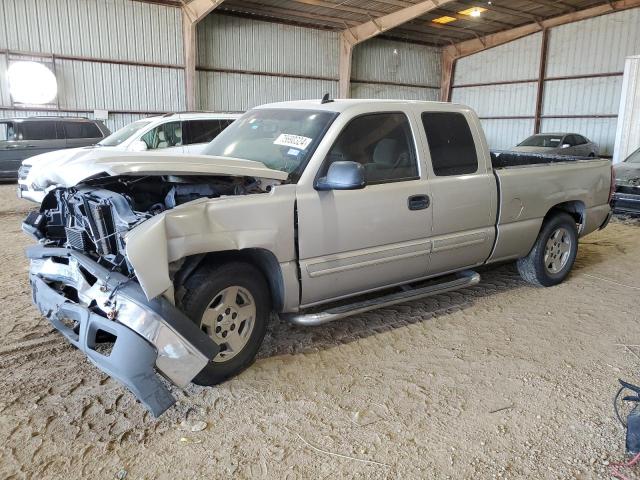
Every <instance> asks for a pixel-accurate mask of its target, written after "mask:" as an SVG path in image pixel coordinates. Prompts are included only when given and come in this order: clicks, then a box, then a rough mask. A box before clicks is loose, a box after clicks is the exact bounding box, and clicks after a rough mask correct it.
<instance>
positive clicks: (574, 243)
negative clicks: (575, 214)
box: [517, 212, 578, 287]
mask: <svg viewBox="0 0 640 480" xmlns="http://www.w3.org/2000/svg"><path fill="white" fill-rule="evenodd" d="M560 228H564V229H565V230H566V231H567V232H568V234H569V236H570V237H571V238H570V240H571V247H570V250H569V252H568V253H569V255H568V257H567V259H566V263H565V264H564V265H563V267H562V268H561V269H560V270H559V271H558V272H555V273H554V272H551V271H550V270H549V268H547V266H545V260H544V257H545V248H546V245H547V242H548V241H549V239H550V238H551V236H552V235H553V234H554V233H555V232H556V231H558V229H560ZM577 253H578V229H577V227H576V222H575V220H574V219H573V218H572V217H571V216H570V215H568V214H566V213H563V212H558V213H556V214H554V215H553V216H552V217H550V218H548V219H546V220H545V221H544V223H543V224H542V229H541V230H540V233H539V234H538V238H537V239H536V243H535V244H534V245H533V248H532V249H531V251H530V252H529V254H528V255H527V256H526V257H523V258H521V259H519V260H518V262H517V265H518V272H519V273H520V276H521V277H522V278H523V279H524V280H526V281H527V282H529V283H531V284H532V285H536V286H539V287H552V286H554V285H557V284H559V283H561V282H562V281H563V280H564V279H565V278H566V277H567V275H569V272H570V271H571V269H572V268H573V264H574V262H575V260H576V254H577Z"/></svg>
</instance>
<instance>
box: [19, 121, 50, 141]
mask: <svg viewBox="0 0 640 480" xmlns="http://www.w3.org/2000/svg"><path fill="white" fill-rule="evenodd" d="M56 138H57V136H56V122H53V121H52V122H47V121H42V122H41V121H36V122H21V124H20V140H55V139H56Z"/></svg>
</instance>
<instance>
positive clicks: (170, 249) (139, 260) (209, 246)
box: [125, 185, 295, 299]
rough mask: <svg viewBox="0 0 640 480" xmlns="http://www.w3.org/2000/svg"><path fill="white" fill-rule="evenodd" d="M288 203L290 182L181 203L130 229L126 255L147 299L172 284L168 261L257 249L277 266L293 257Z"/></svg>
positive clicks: (291, 200)
mask: <svg viewBox="0 0 640 480" xmlns="http://www.w3.org/2000/svg"><path fill="white" fill-rule="evenodd" d="M294 203H295V185H281V186H277V187H274V188H273V190H272V191H271V192H268V193H262V194H252V195H245V196H233V197H221V198H215V199H200V200H196V201H193V202H189V203H185V204H183V205H180V206H178V207H176V208H174V209H172V210H167V211H165V212H163V213H161V214H159V215H156V216H155V217H153V218H151V219H149V220H147V221H146V222H144V223H142V224H141V225H139V226H137V227H136V228H134V229H132V230H131V231H130V232H129V233H128V234H127V236H126V239H125V241H126V254H127V258H128V259H129V261H130V262H131V264H132V266H133V268H134V270H135V273H136V276H137V278H138V281H139V282H140V285H141V287H142V289H143V290H144V292H145V294H146V296H147V298H148V299H152V298H154V297H156V296H158V295H160V294H162V293H163V292H165V291H166V290H168V289H169V288H170V287H171V286H172V283H171V279H170V277H169V263H171V262H174V261H176V260H179V259H181V258H184V257H187V256H190V255H196V254H200V253H210V252H222V251H230V250H231V251H239V250H244V249H251V248H253V249H255V248H259V249H263V250H267V251H269V252H271V253H272V254H273V255H274V256H275V257H276V259H277V260H278V262H279V263H280V264H281V265H282V264H284V263H286V262H290V261H292V260H294V258H295V247H294V224H293V220H294Z"/></svg>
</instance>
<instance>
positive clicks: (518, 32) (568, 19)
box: [445, 0, 640, 59]
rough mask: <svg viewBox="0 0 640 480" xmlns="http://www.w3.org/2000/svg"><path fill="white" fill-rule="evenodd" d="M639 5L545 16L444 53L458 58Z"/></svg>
mask: <svg viewBox="0 0 640 480" xmlns="http://www.w3.org/2000/svg"><path fill="white" fill-rule="evenodd" d="M635 7H640V0H617V1H612V2H609V3H606V4H602V5H598V6H595V7H591V8H586V9H584V10H578V11H576V12H571V13H565V14H564V15H560V16H557V17H551V18H547V19H545V20H540V21H538V22H537V23H529V24H527V25H522V26H521V27H516V28H513V29H511V30H505V31H503V32H498V33H493V34H491V35H485V36H484V37H482V38H477V39H472V40H466V41H464V42H460V43H456V44H454V45H450V46H448V47H446V48H445V50H446V51H447V52H446V54H447V55H449V56H451V57H453V58H454V59H459V58H462V57H466V56H469V55H473V54H474V53H478V52H481V51H483V50H486V49H488V48H493V47H497V46H498V45H502V44H504V43H508V42H511V41H513V40H517V39H519V38H522V37H526V36H527V35H531V34H532V33H536V32H540V31H542V30H544V29H545V28H553V27H557V26H559V25H565V24H567V23H573V22H578V21H580V20H586V19H588V18H593V17H598V16H600V15H605V14H607V13H611V12H615V11H619V10H627V9H630V8H635Z"/></svg>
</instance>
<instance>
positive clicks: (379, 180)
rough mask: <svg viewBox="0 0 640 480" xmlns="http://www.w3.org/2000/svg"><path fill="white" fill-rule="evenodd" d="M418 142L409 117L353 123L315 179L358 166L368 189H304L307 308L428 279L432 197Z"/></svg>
mask: <svg viewBox="0 0 640 480" xmlns="http://www.w3.org/2000/svg"><path fill="white" fill-rule="evenodd" d="M414 138H415V136H414V135H413V130H412V127H411V124H410V121H409V118H408V117H407V115H406V114H405V113H402V112H389V113H372V114H365V115H360V116H358V117H355V118H354V119H352V120H351V121H350V122H349V123H348V124H347V125H346V126H345V127H344V129H343V130H342V132H341V133H340V134H339V136H338V137H337V139H336V141H335V143H334V144H333V146H332V147H331V149H330V150H329V153H328V155H327V156H326V158H325V161H324V163H323V165H322V167H321V169H320V171H319V172H318V177H320V176H323V175H325V174H326V172H327V170H328V167H329V165H330V164H331V163H332V162H334V161H354V162H358V163H360V164H361V165H363V167H364V170H365V178H366V180H367V185H366V187H365V188H363V189H359V190H330V191H316V190H315V189H313V187H310V186H308V187H307V188H302V189H299V191H298V197H297V207H298V235H299V238H298V245H299V259H300V260H299V261H300V275H301V284H302V292H301V304H302V306H310V305H312V304H316V303H322V302H325V301H329V300H337V299H339V298H343V297H347V296H350V295H355V294H358V293H363V292H366V291H370V290H374V289H379V288H384V287H386V286H392V285H396V284H401V283H406V282H409V281H411V280H414V279H417V278H421V277H424V276H426V275H427V268H428V262H429V254H430V250H431V242H430V238H429V237H430V232H431V209H430V208H429V195H430V191H429V185H428V182H427V179H426V178H425V177H424V176H421V171H422V172H424V171H425V170H424V169H423V168H421V167H419V165H421V163H420V162H419V157H418V154H417V150H416V145H415V141H414Z"/></svg>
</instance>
